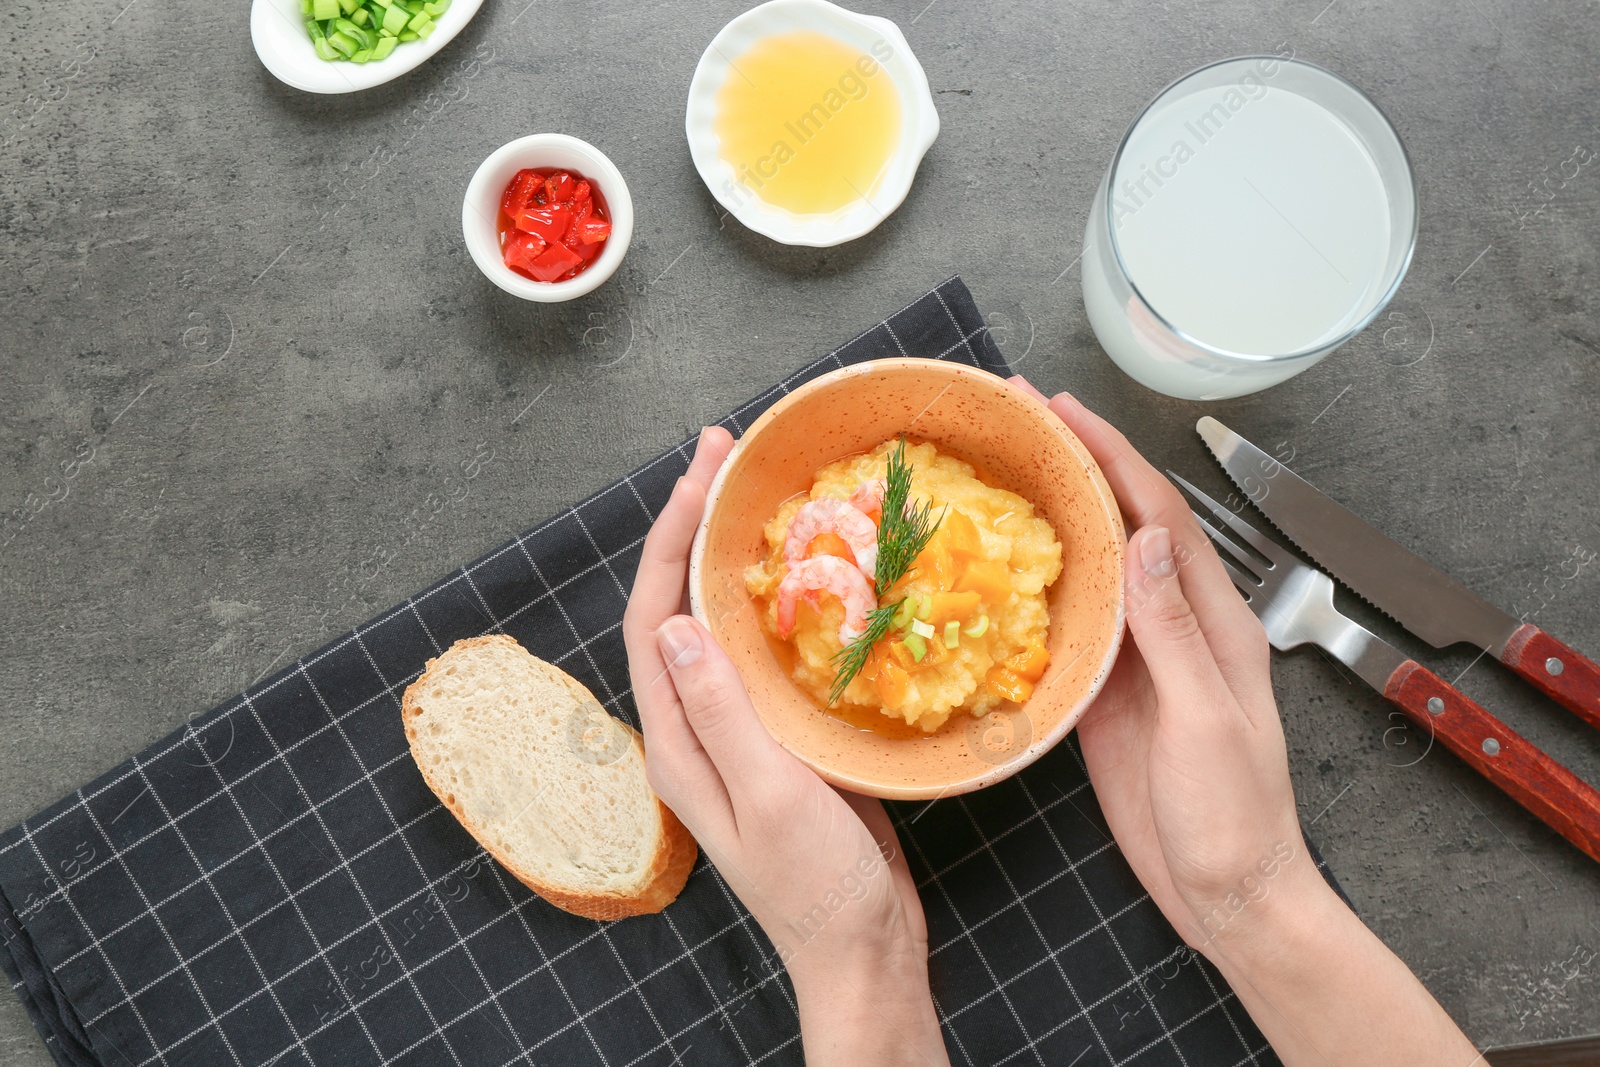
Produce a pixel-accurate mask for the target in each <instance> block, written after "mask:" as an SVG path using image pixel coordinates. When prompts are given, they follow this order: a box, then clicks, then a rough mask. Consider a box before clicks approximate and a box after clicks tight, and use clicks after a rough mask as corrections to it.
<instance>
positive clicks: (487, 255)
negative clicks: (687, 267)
mask: <svg viewBox="0 0 1600 1067" xmlns="http://www.w3.org/2000/svg"><path fill="white" fill-rule="evenodd" d="M553 150H554V151H560V152H565V153H571V154H574V155H577V156H579V157H580V158H582V159H584V160H585V166H584V168H583V169H584V171H585V173H584V175H583V176H584V177H585V178H588V179H589V180H590V181H592V182H595V183H596V184H598V185H599V186H600V192H601V194H602V195H604V196H605V198H606V208H607V210H609V211H610V212H611V236H610V237H609V238H607V239H606V248H605V251H604V252H601V253H600V258H599V259H597V260H595V261H594V264H593V265H592V266H591V267H590V268H589V269H588V270H586V271H584V272H583V273H582V274H579V275H578V276H577V277H576V278H569V279H568V280H566V281H564V282H536V281H534V280H533V279H531V278H524V277H523V276H522V275H520V274H518V273H516V272H515V271H513V270H512V269H511V268H510V267H507V266H506V265H505V263H504V262H503V261H502V260H501V258H500V236H499V233H498V232H497V230H496V224H497V219H498V213H499V203H500V197H501V196H502V195H503V193H504V192H505V185H504V182H500V181H497V180H496V179H495V178H494V177H493V175H494V173H495V172H496V171H498V170H500V169H501V168H503V167H505V166H507V165H511V166H512V167H513V173H514V172H515V171H516V170H521V169H522V168H523V167H541V166H560V165H561V164H559V163H551V162H548V161H547V160H548V158H549V154H550V153H551V152H552V151H553ZM506 180H507V181H509V180H510V179H509V178H507V179H506ZM496 186H498V188H497V187H496ZM461 236H462V238H463V239H464V240H465V241H466V245H467V251H468V253H469V254H471V256H472V261H473V262H474V263H476V264H477V266H478V269H479V270H480V271H482V272H483V275H484V277H486V278H488V279H489V280H490V281H491V282H493V283H494V284H495V285H497V286H499V287H500V288H501V289H503V290H505V291H506V292H508V293H510V294H511V295H512V296H515V297H520V298H521V299H523V300H533V301H536V302H538V303H544V304H553V303H559V302H561V301H564V300H573V299H576V298H577V297H580V296H584V295H585V294H587V293H591V292H593V291H594V290H595V289H597V288H599V287H600V286H601V285H603V284H605V282H606V280H607V279H609V278H610V277H611V276H612V275H613V274H615V273H616V271H617V268H618V267H619V266H621V264H622V260H623V257H624V256H626V255H627V254H628V245H629V244H630V243H631V242H632V240H633V196H632V194H631V193H630V192H629V191H628V183H627V181H626V180H625V179H624V178H623V177H622V171H620V170H618V169H617V165H616V164H615V163H613V162H611V158H610V157H609V156H607V155H606V154H605V153H604V152H602V151H600V149H598V148H596V147H595V146H594V145H592V144H590V143H589V142H588V141H585V140H583V139H582V138H580V137H574V136H572V135H571V134H566V133H531V134H528V135H527V136H525V137H518V138H517V139H516V140H514V141H507V142H506V143H505V144H503V145H501V146H500V147H499V148H497V149H495V150H494V151H493V152H491V153H489V155H488V157H487V158H486V159H484V161H483V162H482V163H480V164H478V169H477V170H475V171H473V173H472V178H471V179H470V180H469V181H468V182H467V189H466V192H465V193H464V194H463V196H462V200H461Z"/></svg>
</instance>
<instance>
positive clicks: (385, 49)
mask: <svg viewBox="0 0 1600 1067" xmlns="http://www.w3.org/2000/svg"><path fill="white" fill-rule="evenodd" d="M399 43H400V39H399V38H398V37H383V38H380V39H379V41H378V47H376V48H374V49H373V50H372V58H373V61H374V62H376V61H377V60H380V59H386V58H388V55H389V53H390V52H393V51H394V47H395V45H397V44H399Z"/></svg>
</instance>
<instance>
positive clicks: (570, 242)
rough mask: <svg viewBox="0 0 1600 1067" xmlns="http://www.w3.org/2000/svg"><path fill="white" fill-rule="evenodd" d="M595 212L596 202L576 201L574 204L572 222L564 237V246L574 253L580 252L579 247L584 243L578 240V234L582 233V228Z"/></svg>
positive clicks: (562, 240) (568, 225)
mask: <svg viewBox="0 0 1600 1067" xmlns="http://www.w3.org/2000/svg"><path fill="white" fill-rule="evenodd" d="M593 211H594V202H593V201H592V200H574V201H573V202H572V221H571V222H569V223H568V224H567V232H566V233H565V234H563V235H562V238H561V243H562V244H564V245H566V246H567V247H568V248H570V249H572V250H573V251H574V252H576V251H577V250H578V245H579V244H581V243H582V242H580V241H579V240H578V234H579V233H580V232H581V230H580V228H581V227H582V226H583V224H584V222H586V221H587V220H588V218H589V215H590V214H591V213H592V212H593Z"/></svg>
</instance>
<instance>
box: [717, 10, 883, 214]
mask: <svg viewBox="0 0 1600 1067" xmlns="http://www.w3.org/2000/svg"><path fill="white" fill-rule="evenodd" d="M892 55H893V53H892V51H891V50H890V48H889V45H888V44H887V43H886V42H881V41H880V42H878V43H877V44H874V45H873V46H872V54H868V53H867V52H863V51H861V50H859V49H857V48H854V47H852V46H851V45H848V44H845V43H844V42H843V41H840V40H837V39H835V38H833V37H829V36H827V35H825V34H821V33H817V32H815V31H812V30H797V31H794V32H792V33H782V34H774V35H772V36H770V37H765V38H762V39H761V40H759V41H757V42H756V43H755V44H754V45H752V46H751V47H750V48H749V49H747V50H746V51H745V52H744V53H743V54H741V55H739V56H736V57H733V59H732V61H731V66H730V69H729V71H728V77H727V80H726V81H724V82H723V83H722V88H721V89H720V90H719V91H718V92H717V106H716V116H717V117H716V124H715V125H716V133H717V137H718V138H719V139H720V141H721V153H722V158H723V159H725V160H727V161H728V163H729V165H731V166H732V167H733V170H734V175H735V178H736V179H737V181H738V185H737V186H735V195H736V196H745V195H748V194H754V195H755V196H759V197H760V198H761V199H763V200H765V201H766V202H767V203H769V204H772V205H773V206H775V207H780V208H783V209H785V210H788V211H792V212H794V213H795V214H797V215H816V214H828V213H830V212H833V211H836V210H838V209H839V208H842V207H845V206H846V205H848V204H851V203H854V202H855V201H857V200H862V199H870V198H871V196H872V193H873V191H874V189H875V188H876V187H877V184H878V182H879V180H880V179H881V178H882V177H883V173H884V171H885V170H886V169H887V168H888V164H889V160H890V158H891V157H892V156H893V155H894V151H895V148H896V146H897V145H898V143H899V140H900V93H899V91H898V90H897V89H896V88H895V85H894V80H893V79H892V78H891V77H890V76H889V74H888V73H887V72H886V71H884V69H883V66H882V64H883V62H884V61H887V60H888V59H890V58H891V57H892Z"/></svg>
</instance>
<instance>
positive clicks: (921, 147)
mask: <svg viewBox="0 0 1600 1067" xmlns="http://www.w3.org/2000/svg"><path fill="white" fill-rule="evenodd" d="M829 23H831V24H832V25H833V26H834V27H838V26H841V25H843V26H847V27H850V28H864V29H866V30H868V31H870V32H872V33H875V34H877V35H878V36H880V37H881V38H884V39H886V40H887V41H888V42H889V45H890V47H891V50H892V52H893V55H892V56H891V58H890V59H889V60H888V61H887V62H883V63H882V64H881V65H882V66H883V67H884V68H885V69H892V70H893V71H895V72H897V74H896V75H892V76H894V77H895V81H896V83H897V84H899V85H900V86H901V88H902V94H903V96H906V97H908V98H907V99H903V100H902V104H903V112H902V116H901V126H900V143H899V144H898V145H897V146H896V149H895V152H894V154H893V155H892V156H891V157H890V159H891V162H890V169H891V175H892V180H891V181H889V182H885V183H884V184H881V185H880V186H879V188H878V189H877V190H876V191H875V192H874V193H873V194H872V196H871V197H870V198H867V197H863V198H861V199H860V200H856V201H852V202H851V203H850V204H847V205H845V206H844V207H842V208H840V209H838V210H837V211H834V212H832V213H830V214H827V215H797V214H794V213H793V212H790V211H787V210H785V209H783V208H780V207H775V206H773V205H771V204H768V203H767V202H766V201H765V200H762V199H761V197H760V196H757V195H754V194H752V195H749V196H747V197H745V198H744V199H743V200H740V199H738V198H736V197H734V196H733V195H732V186H733V184H734V183H735V181H736V179H734V178H733V177H732V167H731V166H729V164H727V163H726V162H725V161H724V160H723V158H722V155H721V142H720V139H719V138H718V137H717V135H716V130H715V118H716V93H717V90H718V88H720V86H721V84H722V82H723V80H724V79H725V78H726V77H727V73H728V71H729V70H730V69H731V68H732V66H733V59H732V58H731V57H730V55H729V49H728V47H727V45H728V43H729V41H730V40H731V39H732V38H734V37H736V36H738V35H740V34H741V33H744V32H746V31H747V30H749V29H750V28H751V27H753V26H761V25H762V24H766V25H767V27H768V30H767V32H769V33H770V32H780V31H781V30H783V29H785V28H790V29H793V28H808V29H818V30H819V32H826V30H824V29H822V27H823V26H826V25H827V24H829ZM836 36H837V37H838V39H840V40H845V41H846V43H850V42H849V41H848V35H846V34H840V35H836ZM907 88H909V89H910V92H909V93H905V92H904V90H905V89H907ZM684 133H685V135H686V136H687V138H688V141H689V154H690V156H691V157H692V158H693V160H694V166H695V170H696V171H698V172H699V174H700V180H701V181H703V182H705V185H706V188H707V189H708V190H710V192H711V195H712V196H713V197H715V198H716V200H717V202H718V203H719V204H721V205H722V207H723V209H724V210H726V211H727V212H728V213H729V214H731V215H732V216H733V217H734V218H736V219H738V220H739V221H740V222H741V223H743V224H744V225H745V226H746V227H748V228H749V229H751V230H754V231H755V232H757V233H759V234H761V235H763V236H765V237H768V238H770V239H772V240H774V241H777V242H779V243H781V244H787V245H802V246H807V247H812V248H831V247H833V246H834V245H840V244H843V243H845V242H846V241H853V240H855V239H856V238H858V237H861V236H863V235H865V234H867V233H870V232H871V231H872V230H874V229H876V228H877V227H878V226H879V225H881V224H882V223H883V222H884V221H885V220H886V219H887V218H888V217H889V216H890V215H892V214H894V212H895V211H896V210H897V209H898V208H899V207H900V205H901V204H903V203H904V202H905V199H906V197H907V196H908V195H909V194H910V192H911V186H912V184H913V183H914V181H915V180H916V176H917V170H918V169H919V168H920V166H921V164H922V158H923V156H925V155H926V154H927V152H928V149H929V148H931V147H932V146H933V142H934V141H935V140H936V139H937V138H938V136H939V111H938V109H937V108H936V107H935V106H934V101H933V89H932V87H931V86H930V85H929V84H928V75H927V72H926V71H924V70H923V69H922V64H921V63H920V62H918V60H917V57H916V54H915V53H914V52H913V51H912V50H911V43H910V42H909V41H907V40H906V37H905V34H903V33H901V32H900V27H899V26H897V25H896V24H895V23H894V22H892V21H891V20H889V19H886V18H883V17H881V16H878V15H863V14H860V13H859V12H855V11H850V10H847V9H846V8H842V7H840V6H839V5H837V4H833V3H830V2H829V0H767V2H766V3H764V4H760V5H758V6H756V7H753V8H751V9H750V10H749V11H746V12H744V13H743V14H740V15H737V16H735V17H734V18H732V19H730V20H729V21H728V23H727V24H726V25H725V26H723V27H722V29H720V30H718V31H717V34H716V36H714V37H713V38H712V39H711V43H710V44H708V45H707V46H706V50H705V52H704V53H702V55H701V56H700V61H699V62H698V63H697V64H695V69H694V76H693V77H692V78H691V79H690V82H689V95H688V101H687V106H686V108H685V114H684ZM895 172H898V173H895ZM724 185H727V186H728V188H727V189H724V188H723V186H724Z"/></svg>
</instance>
